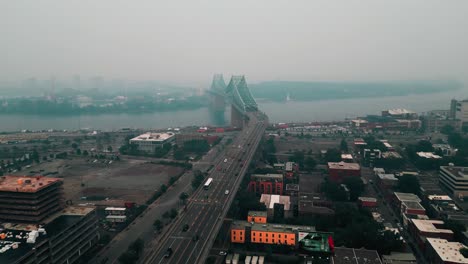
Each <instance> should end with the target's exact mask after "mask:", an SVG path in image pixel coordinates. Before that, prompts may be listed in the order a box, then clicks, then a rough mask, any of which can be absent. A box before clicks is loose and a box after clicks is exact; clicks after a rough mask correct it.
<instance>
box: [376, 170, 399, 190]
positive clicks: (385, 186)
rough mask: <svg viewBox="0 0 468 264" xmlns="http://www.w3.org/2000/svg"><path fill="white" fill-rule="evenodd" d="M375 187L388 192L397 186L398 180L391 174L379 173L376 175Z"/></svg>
mask: <svg viewBox="0 0 468 264" xmlns="http://www.w3.org/2000/svg"><path fill="white" fill-rule="evenodd" d="M377 185H378V186H379V187H380V189H381V190H390V189H392V188H393V187H395V186H397V185H398V178H396V177H395V174H393V173H388V174H383V173H379V174H377Z"/></svg>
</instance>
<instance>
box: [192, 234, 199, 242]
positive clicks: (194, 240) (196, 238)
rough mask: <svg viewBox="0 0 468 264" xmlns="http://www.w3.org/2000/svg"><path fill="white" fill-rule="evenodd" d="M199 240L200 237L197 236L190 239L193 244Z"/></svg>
mask: <svg viewBox="0 0 468 264" xmlns="http://www.w3.org/2000/svg"><path fill="white" fill-rule="evenodd" d="M199 239H200V236H199V235H194V236H193V237H192V240H193V242H196V241H198V240H199Z"/></svg>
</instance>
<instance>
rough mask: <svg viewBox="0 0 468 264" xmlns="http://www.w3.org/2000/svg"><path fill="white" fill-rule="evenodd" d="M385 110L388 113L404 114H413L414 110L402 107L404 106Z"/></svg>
mask: <svg viewBox="0 0 468 264" xmlns="http://www.w3.org/2000/svg"><path fill="white" fill-rule="evenodd" d="M387 112H388V113H389V114H390V115H406V114H415V112H413V111H410V110H407V109H404V108H395V109H389V110H387Z"/></svg>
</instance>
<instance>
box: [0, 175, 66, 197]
mask: <svg viewBox="0 0 468 264" xmlns="http://www.w3.org/2000/svg"><path fill="white" fill-rule="evenodd" d="M57 182H62V179H60V178H50V177H43V176H36V177H28V176H11V175H8V176H1V177H0V192H21V193H35V192H37V191H39V190H42V189H44V188H47V187H49V186H51V185H53V184H55V183H57Z"/></svg>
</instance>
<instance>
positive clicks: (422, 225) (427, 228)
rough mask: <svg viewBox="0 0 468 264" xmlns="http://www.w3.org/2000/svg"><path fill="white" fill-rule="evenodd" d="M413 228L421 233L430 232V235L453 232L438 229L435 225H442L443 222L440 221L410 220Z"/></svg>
mask: <svg viewBox="0 0 468 264" xmlns="http://www.w3.org/2000/svg"><path fill="white" fill-rule="evenodd" d="M411 221H412V222H413V224H414V226H415V227H416V228H417V229H418V230H419V231H421V232H430V233H444V234H453V231H452V230H450V229H439V228H437V227H436V226H435V225H443V224H444V221H441V220H420V219H411Z"/></svg>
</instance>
